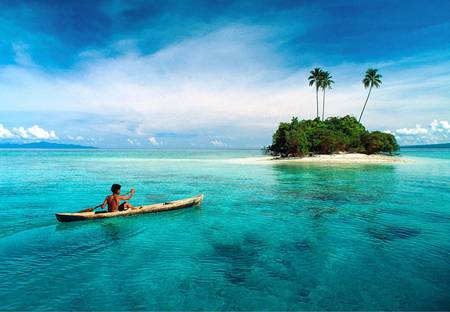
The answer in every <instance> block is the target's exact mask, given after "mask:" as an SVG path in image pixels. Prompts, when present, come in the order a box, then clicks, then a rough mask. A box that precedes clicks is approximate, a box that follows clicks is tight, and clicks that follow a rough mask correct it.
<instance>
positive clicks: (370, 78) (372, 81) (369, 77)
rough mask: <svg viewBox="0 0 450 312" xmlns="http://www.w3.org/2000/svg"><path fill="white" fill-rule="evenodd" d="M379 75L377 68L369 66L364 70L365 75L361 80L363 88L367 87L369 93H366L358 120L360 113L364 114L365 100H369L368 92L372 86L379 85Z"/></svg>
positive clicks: (377, 86)
mask: <svg viewBox="0 0 450 312" xmlns="http://www.w3.org/2000/svg"><path fill="white" fill-rule="evenodd" d="M381 77H383V76H381V75H380V74H379V73H378V69H374V68H369V69H368V70H367V71H366V75H365V76H364V79H363V81H362V83H363V85H364V88H366V89H367V88H369V93H368V94H367V98H366V102H365V103H364V106H363V109H362V111H361V115H359V120H358V122H361V118H362V115H363V114H364V110H365V109H366V105H367V101H368V100H369V96H370V92H371V91H372V87H374V86H375V88H379V87H380V85H381Z"/></svg>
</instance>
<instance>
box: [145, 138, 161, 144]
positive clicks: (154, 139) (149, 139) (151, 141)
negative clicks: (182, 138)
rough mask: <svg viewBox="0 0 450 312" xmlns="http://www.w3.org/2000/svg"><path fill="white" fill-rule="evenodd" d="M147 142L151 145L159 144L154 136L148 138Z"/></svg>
mask: <svg viewBox="0 0 450 312" xmlns="http://www.w3.org/2000/svg"><path fill="white" fill-rule="evenodd" d="M148 143H150V144H151V145H160V144H161V142H159V141H158V140H157V139H156V138H155V137H150V138H148Z"/></svg>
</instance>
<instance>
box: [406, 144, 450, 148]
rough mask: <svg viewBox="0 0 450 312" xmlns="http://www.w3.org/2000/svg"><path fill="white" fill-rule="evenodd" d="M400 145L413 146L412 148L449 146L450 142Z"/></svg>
mask: <svg viewBox="0 0 450 312" xmlns="http://www.w3.org/2000/svg"><path fill="white" fill-rule="evenodd" d="M402 147H408V148H409V147H413V148H450V143H440V144H424V145H405V146H402Z"/></svg>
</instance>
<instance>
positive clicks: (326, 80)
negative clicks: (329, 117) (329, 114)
mask: <svg viewBox="0 0 450 312" xmlns="http://www.w3.org/2000/svg"><path fill="white" fill-rule="evenodd" d="M331 78H333V76H331V74H330V73H329V72H327V71H325V72H324V71H323V72H322V75H321V78H320V87H321V88H322V90H323V99H322V120H324V117H325V89H327V88H328V89H331V85H332V84H333V83H334V81H333V80H332V79H331Z"/></svg>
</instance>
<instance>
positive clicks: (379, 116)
mask: <svg viewBox="0 0 450 312" xmlns="http://www.w3.org/2000/svg"><path fill="white" fill-rule="evenodd" d="M449 12H450V2H449V1H437V0H436V1H408V2H405V1H392V0H391V1H104V2H102V1H14V2H12V1H0V33H1V34H2V37H1V38H0V140H1V141H23V142H28V141H33V140H54V141H57V142H64V143H79V144H88V145H96V146H102V147H161V148H171V147H184V148H186V147H192V148H207V147H216V148H238V147H250V148H251V147H261V146H263V145H267V144H269V143H270V140H271V134H272V132H273V131H274V129H275V128H276V126H277V124H278V122H280V121H285V120H289V119H290V118H291V117H292V116H294V115H295V116H300V117H301V118H311V117H313V116H314V112H315V97H314V90H313V89H312V88H309V87H308V85H307V81H306V78H307V75H308V71H309V70H310V69H311V68H313V67H316V66H320V67H323V68H325V69H327V70H328V71H330V72H331V73H332V75H333V77H334V80H335V81H336V85H335V87H334V88H333V90H331V91H330V92H329V93H328V95H327V96H328V98H327V102H326V105H327V106H326V110H325V115H328V116H330V115H345V114H352V115H358V114H359V112H360V110H361V107H362V105H363V102H364V99H365V95H366V90H364V88H363V87H362V85H361V80H362V76H363V74H364V71H365V70H366V69H367V68H368V67H376V68H378V69H379V70H380V72H381V74H382V75H383V85H382V87H381V88H380V89H377V90H375V92H373V93H372V97H371V99H370V101H369V104H368V107H367V110H366V113H365V116H364V119H363V121H364V123H365V124H366V125H367V127H368V128H369V129H380V130H385V131H391V132H392V133H394V134H396V136H397V137H398V139H399V141H400V143H402V144H411V143H433V142H445V141H450V127H449V124H448V121H449V120H450V109H449V108H450V88H449V84H450V40H449V39H450V27H449V26H450V13H449Z"/></svg>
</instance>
